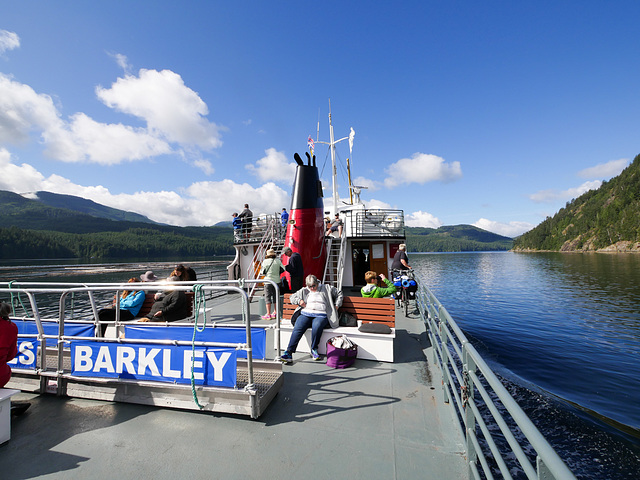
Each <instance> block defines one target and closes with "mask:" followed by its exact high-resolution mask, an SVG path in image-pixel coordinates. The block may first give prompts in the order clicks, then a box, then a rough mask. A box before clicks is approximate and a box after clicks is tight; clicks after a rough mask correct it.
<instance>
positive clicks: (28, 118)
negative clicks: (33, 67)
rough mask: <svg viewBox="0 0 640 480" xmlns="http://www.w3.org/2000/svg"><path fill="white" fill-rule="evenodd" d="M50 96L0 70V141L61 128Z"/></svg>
mask: <svg viewBox="0 0 640 480" xmlns="http://www.w3.org/2000/svg"><path fill="white" fill-rule="evenodd" d="M62 130H64V124H63V122H62V121H61V119H60V117H59V114H58V111H57V110H56V107H55V106H54V104H53V100H51V97H50V96H48V95H43V94H37V93H36V92H35V91H34V90H33V89H32V88H31V87H30V86H28V85H24V84H22V83H19V82H16V81H14V80H13V79H11V78H10V77H8V76H6V75H4V74H2V73H0V142H3V143H14V144H20V143H26V142H27V141H28V140H29V135H30V133H31V132H33V131H51V132H56V131H62Z"/></svg>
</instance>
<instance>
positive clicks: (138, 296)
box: [98, 277, 145, 337]
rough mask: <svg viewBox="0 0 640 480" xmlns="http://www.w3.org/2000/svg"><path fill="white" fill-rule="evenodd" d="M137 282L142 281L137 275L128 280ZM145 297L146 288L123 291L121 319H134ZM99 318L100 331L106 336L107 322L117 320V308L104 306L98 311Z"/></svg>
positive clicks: (121, 296)
mask: <svg viewBox="0 0 640 480" xmlns="http://www.w3.org/2000/svg"><path fill="white" fill-rule="evenodd" d="M136 282H140V280H139V279H138V278H136V277H132V278H130V279H129V281H128V283H136ZM144 297H145V292H144V290H134V291H132V292H130V291H129V290H125V291H123V292H122V294H121V295H120V320H123V321H127V320H133V319H134V318H135V316H136V315H137V314H138V312H139V311H140V309H141V308H142V304H143V303H144ZM114 303H115V300H114ZM98 319H99V320H100V333H101V335H102V336H103V337H104V334H105V332H106V331H107V323H109V322H115V321H116V309H115V308H113V307H112V308H103V309H102V310H100V311H99V312H98Z"/></svg>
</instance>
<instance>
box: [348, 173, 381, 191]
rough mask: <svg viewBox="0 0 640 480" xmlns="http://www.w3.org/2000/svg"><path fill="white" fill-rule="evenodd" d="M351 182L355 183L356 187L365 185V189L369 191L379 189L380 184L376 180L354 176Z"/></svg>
mask: <svg viewBox="0 0 640 480" xmlns="http://www.w3.org/2000/svg"><path fill="white" fill-rule="evenodd" d="M351 183H353V185H357V186H358V187H367V188H366V189H367V190H369V191H370V192H375V191H376V190H380V188H381V187H382V184H381V183H380V182H378V181H376V180H371V179H370V178H366V177H355V178H354V179H353V180H352V181H351Z"/></svg>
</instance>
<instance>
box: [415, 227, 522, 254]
mask: <svg viewBox="0 0 640 480" xmlns="http://www.w3.org/2000/svg"><path fill="white" fill-rule="evenodd" d="M406 235H407V248H408V249H409V250H410V251H413V252H478V251H491V250H509V249H511V247H512V246H513V239H511V238H509V237H504V236H502V235H498V234H496V233H491V232H487V231H486V230H482V229H481V228H478V227H474V226H473V225H450V226H443V227H440V228H423V227H407V229H406Z"/></svg>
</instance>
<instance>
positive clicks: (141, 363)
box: [138, 347, 160, 377]
mask: <svg viewBox="0 0 640 480" xmlns="http://www.w3.org/2000/svg"><path fill="white" fill-rule="evenodd" d="M158 353H160V349H159V348H152V349H151V350H150V351H149V354H147V349H146V348H145V347H140V350H139V354H138V375H144V374H145V372H146V370H147V367H149V370H150V371H151V376H153V377H159V376H160V370H158V366H157V365H156V361H155V356H156V355H157V354H158Z"/></svg>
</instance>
